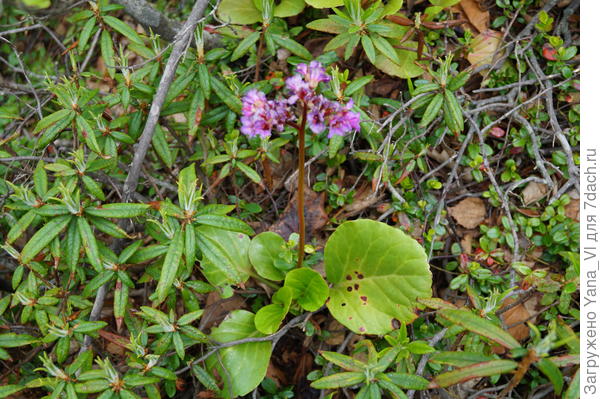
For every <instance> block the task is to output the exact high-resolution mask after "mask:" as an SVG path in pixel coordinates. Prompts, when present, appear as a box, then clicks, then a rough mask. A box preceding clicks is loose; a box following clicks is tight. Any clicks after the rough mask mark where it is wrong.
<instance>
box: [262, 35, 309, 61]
mask: <svg viewBox="0 0 600 399" xmlns="http://www.w3.org/2000/svg"><path fill="white" fill-rule="evenodd" d="M270 35H271V37H272V38H273V41H274V42H275V43H277V44H278V45H280V46H281V47H283V48H285V49H287V50H289V51H290V53H292V54H294V55H297V56H298V57H302V58H304V59H306V60H310V59H311V58H312V54H311V53H310V51H308V50H307V49H306V48H305V47H304V46H303V45H301V44H300V43H298V42H297V41H295V40H293V39H290V38H289V37H285V36H281V35H278V34H275V33H271V34H270Z"/></svg>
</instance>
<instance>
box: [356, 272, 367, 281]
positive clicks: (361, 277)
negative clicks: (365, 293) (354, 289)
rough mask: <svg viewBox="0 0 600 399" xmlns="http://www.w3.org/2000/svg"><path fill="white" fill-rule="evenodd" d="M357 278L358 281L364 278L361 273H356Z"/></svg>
mask: <svg viewBox="0 0 600 399" xmlns="http://www.w3.org/2000/svg"><path fill="white" fill-rule="evenodd" d="M357 277H358V278H359V279H360V280H362V279H363V278H365V276H363V275H362V273H358V276H357Z"/></svg>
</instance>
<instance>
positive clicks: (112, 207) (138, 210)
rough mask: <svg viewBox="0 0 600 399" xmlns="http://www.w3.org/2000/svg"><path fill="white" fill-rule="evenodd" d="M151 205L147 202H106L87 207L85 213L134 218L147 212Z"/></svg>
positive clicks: (105, 216)
mask: <svg viewBox="0 0 600 399" xmlns="http://www.w3.org/2000/svg"><path fill="white" fill-rule="evenodd" d="M149 207H150V205H147V204H126V203H115V204H104V205H101V206H94V207H87V208H85V213H86V214H88V215H92V216H98V217H101V218H133V217H137V216H142V215H144V214H145V213H146V211H147V210H148V208H149Z"/></svg>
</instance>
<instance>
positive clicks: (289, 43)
mask: <svg viewBox="0 0 600 399" xmlns="http://www.w3.org/2000/svg"><path fill="white" fill-rule="evenodd" d="M298 6H301V7H299V8H298ZM255 7H256V8H255ZM302 8H304V1H303V0H283V1H282V2H281V3H280V4H276V3H275V2H274V1H273V0H244V1H237V0H231V1H228V0H226V1H223V2H221V3H220V5H219V13H220V15H221V18H222V19H224V20H228V19H232V23H238V24H252V23H255V22H261V26H259V27H257V28H256V30H254V31H252V32H251V33H247V30H239V31H238V34H239V36H240V37H242V40H241V41H240V42H239V44H238V45H237V47H236V48H235V49H234V50H233V53H232V54H231V58H230V59H231V61H236V60H238V59H239V58H241V57H242V56H243V55H244V54H246V53H248V52H250V51H251V50H252V49H254V48H255V46H256V45H258V50H257V57H258V58H259V59H260V57H261V56H262V54H261V51H262V48H263V46H264V45H266V49H267V52H268V53H269V54H275V52H276V49H277V46H279V47H282V48H285V49H287V50H288V51H289V52H290V53H292V54H294V55H296V56H298V57H301V58H303V59H305V60H309V59H311V58H312V55H311V53H310V52H309V51H308V50H307V49H306V48H305V47H304V46H303V45H301V44H300V43H298V42H297V41H295V40H293V39H292V38H291V36H294V35H295V34H298V33H299V32H300V30H301V28H300V27H295V28H292V29H291V30H289V31H288V29H287V26H286V24H285V22H284V21H283V20H281V19H274V18H275V17H284V16H291V15H296V14H298V13H300V11H302ZM253 9H254V10H255V12H253V11H252V10H253ZM234 10H235V12H234ZM284 11H285V12H284ZM290 12H292V13H291V14H290ZM234 21H235V22H234Z"/></svg>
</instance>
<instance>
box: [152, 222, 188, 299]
mask: <svg viewBox="0 0 600 399" xmlns="http://www.w3.org/2000/svg"><path fill="white" fill-rule="evenodd" d="M182 253H183V237H182V233H181V230H177V232H176V233H175V236H174V237H173V239H172V240H171V244H170V245H169V249H168V250H167V254H166V255H165V260H164V262H163V266H162V269H161V271H160V279H159V280H158V285H157V286H156V295H157V301H158V303H162V302H163V301H164V300H165V299H166V298H167V294H168V293H169V290H170V289H171V287H172V286H173V282H174V281H175V277H177V270H178V269H179V263H180V261H181V255H182Z"/></svg>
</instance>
